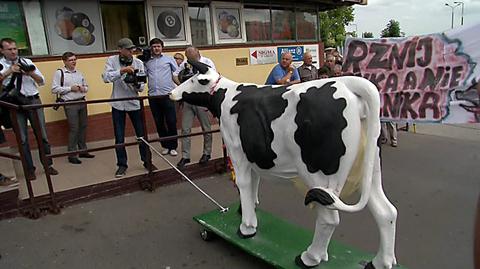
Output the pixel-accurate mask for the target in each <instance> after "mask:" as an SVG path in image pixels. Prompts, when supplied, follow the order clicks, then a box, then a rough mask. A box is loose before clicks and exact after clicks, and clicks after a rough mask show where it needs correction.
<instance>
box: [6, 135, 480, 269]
mask: <svg viewBox="0 0 480 269" xmlns="http://www.w3.org/2000/svg"><path fill="white" fill-rule="evenodd" d="M382 154H383V157H384V159H383V171H384V187H385V192H386V194H387V196H388V197H389V199H390V200H391V201H392V202H393V203H394V204H395V206H396V207H397V208H398V210H399V215H398V226H397V232H398V234H397V243H396V254H397V259H398V262H400V263H401V264H403V265H405V266H406V267H407V268H409V269H438V268H473V257H472V256H473V250H472V246H473V238H472V237H473V220H474V213H475V210H476V208H475V207H476V201H477V199H478V195H479V190H480V180H479V177H478V175H480V166H479V165H478V163H479V160H480V144H479V143H477V142H473V141H467V140H461V139H453V138H448V137H440V136H432V135H424V134H418V133H417V134H414V133H406V132H399V147H398V148H392V147H390V146H386V147H384V149H383V153H382ZM196 182H197V183H198V184H199V185H200V186H201V187H202V188H204V189H205V191H206V192H208V193H209V194H210V195H211V196H212V197H214V198H215V199H217V200H218V201H219V202H220V203H221V204H223V205H228V204H229V203H231V202H234V201H236V200H237V199H238V195H237V191H236V189H235V188H233V187H232V184H231V182H229V181H228V179H227V177H226V176H225V175H224V176H218V177H211V178H205V179H202V180H198V181H196ZM303 199H304V194H303V193H301V192H300V191H298V190H296V189H295V187H293V184H292V183H291V182H290V181H272V180H263V181H262V182H261V185H260V202H261V207H262V208H263V209H265V210H268V211H269V212H271V213H273V214H275V215H277V216H280V217H282V218H284V219H286V220H288V221H291V222H293V223H295V224H297V225H300V226H302V227H306V228H308V229H313V225H314V215H313V212H312V211H311V210H310V209H308V208H305V207H304V206H303ZM213 209H215V206H214V205H213V204H212V203H210V202H209V201H208V200H206V199H205V198H204V197H203V196H201V194H199V193H198V192H196V191H195V190H194V189H193V187H192V186H190V185H188V184H187V183H180V184H176V185H171V186H167V187H163V188H160V189H157V191H156V192H154V193H148V192H135V193H132V194H129V195H123V196H118V197H113V198H108V199H103V200H97V201H92V202H89V203H84V204H79V205H75V206H71V207H68V208H65V209H63V210H62V213H61V214H60V215H57V216H54V215H48V216H45V217H42V218H41V219H38V220H30V219H25V218H15V219H10V220H3V221H0V238H1V240H0V255H1V258H0V268H2V269H3V268H5V269H22V268H33V269H56V268H68V269H76V268H79V269H80V268H82V269H84V268H89V269H91V268H92V269H96V268H98V269H123V268H125V269H133V268H136V269H147V268H152V269H153V268H155V269H164V268H165V269H166V268H169V269H177V268H178V269H180V268H181V269H189V268H195V269H214V268H215V269H216V268H228V269H245V268H248V269H257V268H258V269H260V268H269V266H268V265H266V264H264V263H263V262H262V261H260V260H257V259H256V258H253V257H251V256H249V255H246V254H245V253H244V252H242V251H240V250H238V249H236V248H234V247H233V246H231V245H229V244H227V243H225V242H224V241H222V240H216V241H213V242H208V243H207V242H204V241H202V239H201V238H200V236H199V234H198V232H199V226H198V224H196V223H195V222H194V221H193V220H192V217H193V216H195V215H197V214H200V213H203V212H206V211H209V210H213ZM260 225H261V223H260ZM283 236H288V235H283ZM334 239H335V240H338V241H341V242H342V243H345V244H348V245H350V246H353V247H356V248H359V249H362V250H364V251H368V252H374V251H376V249H377V248H378V230H377V228H376V225H375V224H374V221H373V219H372V217H371V215H370V213H369V212H368V211H367V210H364V211H362V212H359V213H353V214H352V213H341V222H340V225H339V227H338V228H337V230H336V231H335V233H334Z"/></svg>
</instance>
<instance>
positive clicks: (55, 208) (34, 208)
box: [0, 96, 225, 218]
mask: <svg viewBox="0 0 480 269" xmlns="http://www.w3.org/2000/svg"><path fill="white" fill-rule="evenodd" d="M161 98H168V96H139V97H128V98H116V99H96V100H90V101H85V100H81V101H68V102H60V103H49V104H34V105H16V104H12V103H9V102H5V101H0V107H1V108H2V109H8V111H9V114H10V119H11V122H12V129H13V132H14V134H15V140H16V143H17V147H18V152H19V155H17V154H11V153H5V152H0V157H5V158H9V159H12V160H20V161H21V164H22V168H23V173H24V175H25V183H26V186H27V191H28V196H29V198H28V199H29V203H30V208H29V210H28V212H26V213H25V214H26V215H28V216H29V217H31V218H38V217H39V216H40V214H41V211H40V208H39V206H38V205H37V202H36V197H35V194H34V192H33V187H32V182H31V179H30V178H29V177H27V176H26V175H27V173H28V172H29V171H28V166H27V163H26V159H25V155H24V151H23V150H22V148H21V147H22V142H21V137H20V135H19V134H20V132H19V130H20V126H19V124H18V121H17V113H18V111H20V110H23V111H29V110H31V111H32V113H33V117H32V118H33V122H31V124H32V126H31V127H32V129H33V132H34V135H35V138H36V141H37V147H38V150H39V155H40V161H41V164H42V166H43V170H44V172H45V176H46V180H47V185H48V196H49V207H48V210H49V211H50V212H51V213H53V214H58V213H59V212H60V207H59V205H58V203H57V200H56V195H55V190H54V188H53V184H52V179H51V174H50V173H49V169H48V168H49V164H48V160H49V159H53V158H59V157H64V156H69V155H74V154H80V153H88V152H96V151H104V150H109V149H114V148H121V147H129V146H135V145H138V144H140V143H143V142H142V141H139V140H137V141H135V142H126V143H122V144H113V145H108V146H99V147H93V148H89V149H87V150H76V151H67V152H64V153H56V154H46V152H45V148H44V142H43V140H42V139H40V138H41V137H42V135H41V129H40V120H39V117H38V109H40V108H50V107H54V106H62V107H64V106H71V105H77V104H86V105H87V106H88V105H89V104H99V103H111V102H117V101H128V100H139V103H140V110H141V120H142V124H143V133H144V139H145V140H146V141H148V142H149V143H152V142H162V141H166V140H171V139H179V138H184V137H190V136H197V135H203V134H208V133H217V132H219V131H220V130H218V129H217V130H211V131H208V132H197V133H191V134H189V135H177V136H169V137H161V138H155V139H149V138H148V131H147V121H146V115H145V104H144V100H145V99H161ZM224 155H225V151H224ZM146 158H147V160H146V163H147V169H148V174H147V180H148V179H151V177H152V174H153V170H152V155H151V151H150V150H149V149H148V150H147V156H146Z"/></svg>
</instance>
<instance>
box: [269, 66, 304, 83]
mask: <svg viewBox="0 0 480 269" xmlns="http://www.w3.org/2000/svg"><path fill="white" fill-rule="evenodd" d="M287 72H288V71H287V70H285V69H283V68H282V66H281V65H280V64H277V65H276V66H275V67H274V68H273V69H272V72H270V75H268V78H267V81H266V82H265V84H266V85H276V84H277V80H279V79H282V78H283V77H284V76H285V75H287ZM294 80H300V75H299V74H298V70H297V68H294V69H293V74H292V76H291V78H290V81H294Z"/></svg>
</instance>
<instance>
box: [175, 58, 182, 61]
mask: <svg viewBox="0 0 480 269" xmlns="http://www.w3.org/2000/svg"><path fill="white" fill-rule="evenodd" d="M173 59H175V60H182V61H183V59H182V58H180V57H173Z"/></svg>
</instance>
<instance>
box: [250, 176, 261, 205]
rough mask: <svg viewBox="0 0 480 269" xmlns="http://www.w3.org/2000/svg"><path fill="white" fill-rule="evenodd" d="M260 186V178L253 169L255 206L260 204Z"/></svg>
mask: <svg viewBox="0 0 480 269" xmlns="http://www.w3.org/2000/svg"><path fill="white" fill-rule="evenodd" d="M259 184H260V176H259V175H258V173H257V172H255V170H253V169H252V188H253V189H252V195H253V197H252V199H253V201H254V202H255V206H257V205H259V204H260V201H259V200H258V185H259Z"/></svg>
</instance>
